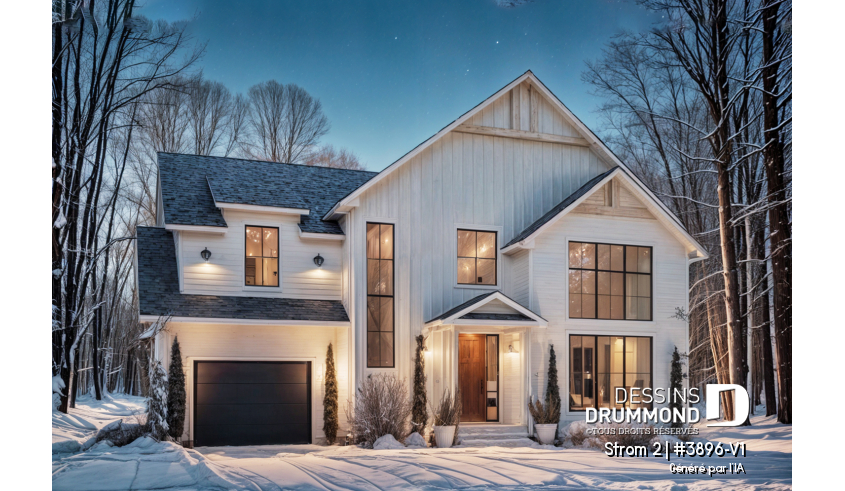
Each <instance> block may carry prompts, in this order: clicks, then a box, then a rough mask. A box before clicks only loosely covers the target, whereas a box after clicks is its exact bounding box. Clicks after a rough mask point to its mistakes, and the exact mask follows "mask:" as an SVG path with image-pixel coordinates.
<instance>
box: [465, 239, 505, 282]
mask: <svg viewBox="0 0 845 491" xmlns="http://www.w3.org/2000/svg"><path fill="white" fill-rule="evenodd" d="M497 252H498V251H497V248H496V232H484V231H477V230H464V229H458V284H459V285H495V284H496V253H497Z"/></svg>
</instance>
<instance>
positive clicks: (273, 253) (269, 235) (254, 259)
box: [244, 225, 279, 286]
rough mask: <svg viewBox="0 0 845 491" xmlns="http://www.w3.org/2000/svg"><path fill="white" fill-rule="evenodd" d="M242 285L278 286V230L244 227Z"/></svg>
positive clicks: (273, 228)
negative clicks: (244, 256) (244, 250)
mask: <svg viewBox="0 0 845 491" xmlns="http://www.w3.org/2000/svg"><path fill="white" fill-rule="evenodd" d="M245 249H246V261H245V264H244V284H245V285H248V286H279V229H278V228H275V227H252V226H249V225H248V226H247V227H246V247H245Z"/></svg>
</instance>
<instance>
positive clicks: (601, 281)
mask: <svg viewBox="0 0 845 491" xmlns="http://www.w3.org/2000/svg"><path fill="white" fill-rule="evenodd" d="M651 292H652V249H651V247H642V246H632V245H619V244H602V243H596V242H570V243H569V318H570V319H618V320H624V319H627V320H646V321H649V320H651V318H652V295H651Z"/></svg>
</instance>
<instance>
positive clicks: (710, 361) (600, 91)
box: [583, 0, 792, 423]
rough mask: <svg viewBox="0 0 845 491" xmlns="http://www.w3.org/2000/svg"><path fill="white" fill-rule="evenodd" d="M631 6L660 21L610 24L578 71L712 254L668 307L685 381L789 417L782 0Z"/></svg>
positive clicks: (788, 109)
mask: <svg viewBox="0 0 845 491" xmlns="http://www.w3.org/2000/svg"><path fill="white" fill-rule="evenodd" d="M639 3H640V4H641V5H642V6H644V7H645V8H647V9H651V10H654V11H656V12H658V13H660V14H661V15H662V18H663V19H664V20H663V22H662V23H661V24H660V25H658V26H657V27H654V28H653V29H651V30H650V31H648V32H624V33H621V34H619V35H618V36H617V37H616V38H615V39H614V40H613V42H611V43H610V44H609V45H608V46H607V47H606V48H605V50H604V53H603V56H602V57H601V59H599V60H597V61H595V62H591V63H588V65H587V69H586V71H585V72H584V74H583V80H584V81H585V82H587V83H588V84H590V85H591V86H592V87H593V89H594V91H595V93H596V94H597V95H599V96H601V97H602V98H603V99H605V100H606V101H607V102H606V103H605V104H603V105H602V107H601V108H600V115H601V118H602V122H603V124H604V128H603V130H604V133H605V138H606V139H607V142H608V143H609V144H610V146H611V148H612V149H613V150H614V151H615V152H616V153H617V154H618V155H619V156H620V158H621V159H622V161H624V162H626V163H628V165H629V166H630V167H631V168H632V169H633V170H634V171H635V172H636V173H637V174H638V176H639V177H640V178H641V179H643V180H644V181H645V182H646V183H648V184H649V185H650V186H651V187H652V188H653V189H654V190H655V191H656V192H657V193H658V195H659V196H660V197H661V198H662V199H663V200H664V201H665V202H666V203H667V204H668V205H669V206H670V207H671V208H672V210H674V212H675V213H676V214H677V216H678V217H679V218H680V219H681V220H682V222H683V223H684V225H685V226H686V227H687V229H688V230H689V231H690V232H691V233H692V234H693V236H694V237H696V239H697V240H699V241H700V242H701V243H702V244H703V245H704V246H705V247H706V248H707V249H708V250H709V251H710V253H711V255H710V258H709V259H708V260H706V261H702V262H698V263H696V264H694V265H693V267H692V268H691V271H690V306H689V309H688V310H687V309H682V310H683V311H682V312H679V315H680V316H683V317H685V318H687V319H688V320H689V329H690V347H689V353H688V357H689V358H688V360H689V378H690V385H691V386H696V387H703V385H704V384H706V383H717V382H718V383H731V384H739V385H743V386H746V387H747V388H748V392H749V394H750V395H751V397H752V398H753V399H754V401H753V402H754V405H757V404H760V403H761V401H765V404H766V413H767V415H772V414H775V413H777V415H778V421H780V422H782V423H791V421H792V404H791V398H790V396H791V393H792V360H791V352H792V312H791V306H792V264H791V263H792V259H791V258H792V252H791V251H792V244H791V230H792V223H791V198H792V192H791V170H792V160H791V155H792V153H791V148H792V147H791V143H792V140H791V135H792V75H791V73H792V72H791V67H792V59H791V55H792V33H791V21H792V5H791V3H790V2H784V1H776V0H763V1H750V0H736V1H730V0H643V1H641V2H639ZM724 407H725V408H726V409H725V411H726V417H728V418H732V417H733V415H732V411H733V406H732V405H731V404H725V405H724ZM752 407H753V405H752Z"/></svg>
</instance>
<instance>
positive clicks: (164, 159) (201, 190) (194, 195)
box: [158, 152, 376, 234]
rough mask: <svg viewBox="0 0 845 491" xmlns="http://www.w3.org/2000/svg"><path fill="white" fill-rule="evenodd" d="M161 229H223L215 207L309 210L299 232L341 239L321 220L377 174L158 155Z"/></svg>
mask: <svg viewBox="0 0 845 491" xmlns="http://www.w3.org/2000/svg"><path fill="white" fill-rule="evenodd" d="M158 167H159V176H160V179H161V194H162V202H163V210H162V211H163V213H164V223H165V224H167V225H194V226H211V227H225V226H226V221H225V220H224V218H223V214H222V213H221V211H220V208H218V204H219V203H237V204H245V205H253V206H264V207H273V208H288V209H301V210H309V211H310V213H309V214H307V215H306V214H303V215H302V216H301V221H300V224H299V227H300V229H301V230H302V231H303V232H309V233H324V234H343V231H342V230H341V229H340V226H339V225H338V224H337V223H336V222H334V221H326V220H322V219H321V218H322V216H323V215H324V214H325V212H326V211H327V210H328V209H329V208H331V206H332V205H333V204H334V203H336V202H337V200H339V199H340V198H342V197H343V196H345V195H346V194H347V193H349V191H350V190H352V189H355V188H357V187H359V186H361V185H362V184H364V183H365V182H367V181H368V180H370V179H372V178H373V177H374V176H376V173H375V172H369V171H356V170H348V169H335V168H330V167H317V166H307V165H298V164H284V163H276V162H265V161H259V160H244V159H235V158H230V157H210V156H200V155H186V154H175V153H165V152H159V154H158Z"/></svg>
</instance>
